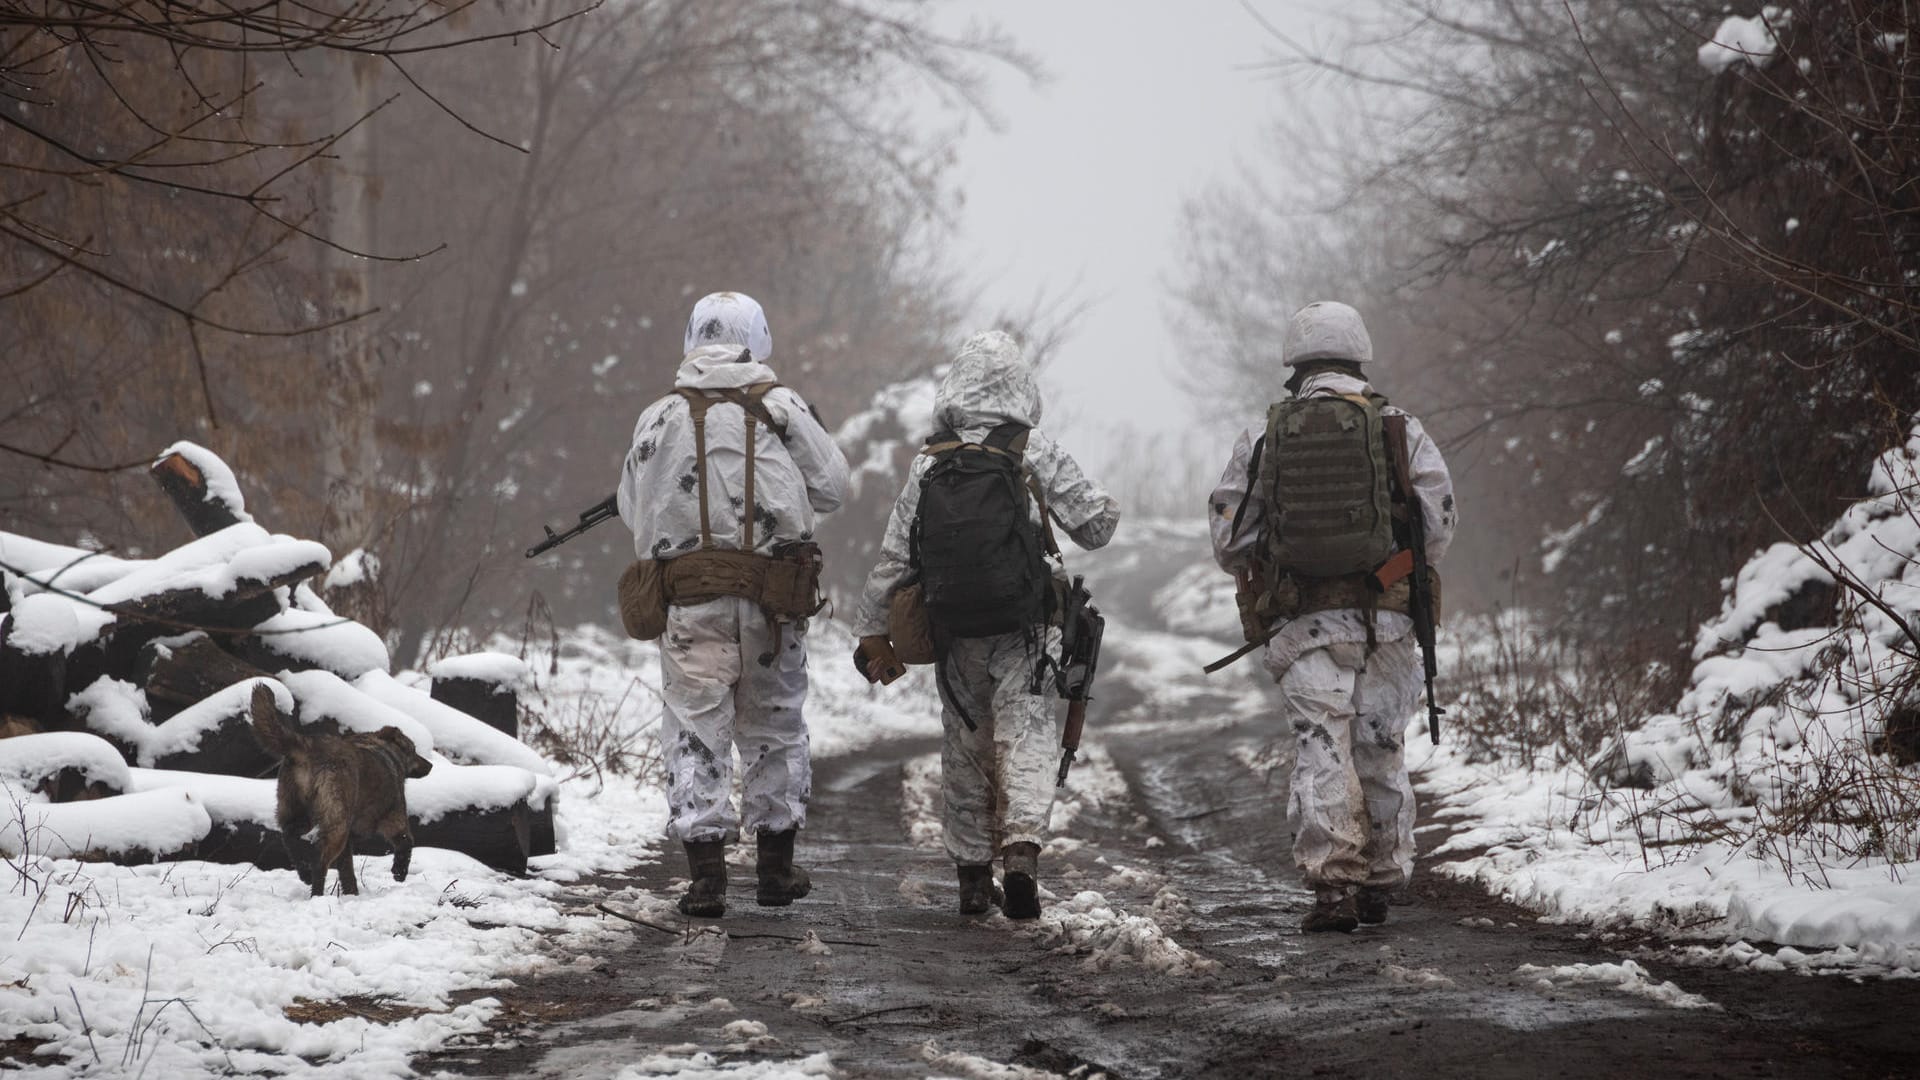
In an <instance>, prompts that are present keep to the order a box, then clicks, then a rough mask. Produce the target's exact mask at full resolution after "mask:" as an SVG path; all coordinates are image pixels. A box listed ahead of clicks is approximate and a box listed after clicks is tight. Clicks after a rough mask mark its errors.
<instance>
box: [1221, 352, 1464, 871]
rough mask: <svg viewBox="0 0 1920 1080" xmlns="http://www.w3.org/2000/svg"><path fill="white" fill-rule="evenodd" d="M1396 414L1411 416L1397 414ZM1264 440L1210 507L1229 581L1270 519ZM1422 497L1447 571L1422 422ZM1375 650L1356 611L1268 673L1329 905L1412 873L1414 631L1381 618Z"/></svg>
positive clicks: (1289, 640)
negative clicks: (1409, 754) (1255, 491)
mask: <svg viewBox="0 0 1920 1080" xmlns="http://www.w3.org/2000/svg"><path fill="white" fill-rule="evenodd" d="M1369 390H1370V387H1369V386H1368V384H1367V383H1365V382H1363V381H1362V380H1360V379H1356V378H1352V377H1349V376H1347V375H1342V374H1338V373H1334V372H1324V373H1321V374H1317V375H1314V376H1311V377H1309V378H1308V379H1307V380H1306V381H1305V382H1304V383H1303V384H1302V385H1301V387H1300V390H1299V392H1298V393H1297V394H1296V395H1295V396H1296V397H1311V396H1316V395H1330V394H1362V393H1367V392H1368V391H1369ZM1386 413H1387V414H1388V415H1405V414H1404V413H1401V412H1400V410H1398V409H1395V408H1393V407H1392V406H1388V408H1387V409H1386ZM1256 434H1257V433H1256V432H1253V431H1242V432H1241V433H1240V438H1239V440H1238V441H1237V442H1235V443H1234V447H1233V460H1232V461H1230V462H1229V463H1228V464H1227V469H1226V472H1225V473H1223V474H1222V475H1221V477H1220V486H1219V487H1217V488H1215V489H1214V492H1213V496H1212V498H1211V500H1210V503H1209V507H1208V509H1209V513H1208V521H1209V522H1210V524H1211V530H1212V533H1213V551H1214V557H1215V558H1216V559H1217V560H1218V561H1219V563H1220V566H1221V567H1222V568H1223V569H1225V570H1227V571H1228V572H1230V573H1234V574H1239V573H1242V572H1244V571H1246V570H1247V569H1248V568H1249V566H1250V565H1251V563H1252V560H1253V557H1254V554H1255V549H1256V548H1257V547H1258V544H1259V536H1260V527H1261V525H1262V524H1263V523H1264V522H1265V521H1266V520H1267V518H1268V515H1269V508H1268V507H1267V506H1266V505H1265V504H1264V501H1263V500H1262V499H1261V498H1259V497H1258V496H1256V497H1254V498H1251V499H1248V500H1246V510H1245V519H1244V520H1243V521H1242V522H1241V523H1240V527H1239V529H1238V531H1237V533H1236V530H1235V528H1234V515H1235V512H1236V511H1237V510H1239V508H1240V504H1241V499H1242V497H1243V496H1244V495H1245V494H1246V491H1247V465H1248V462H1249V460H1250V459H1251V457H1252V455H1253V443H1254V439H1255V437H1256ZM1407 448H1408V457H1409V458H1410V459H1411V461H1410V464H1411V468H1412V473H1413V477H1412V479H1413V488H1414V491H1415V493H1416V494H1417V495H1418V496H1419V498H1420V503H1421V506H1422V508H1423V509H1424V510H1425V512H1426V523H1427V559H1428V561H1429V562H1430V563H1432V564H1434V565H1436V566H1437V565H1439V562H1440V560H1441V558H1442V557H1444V556H1445V555H1446V553H1447V547H1448V545H1450V544H1451V543H1452V542H1453V533H1454V527H1455V524H1456V514H1455V510H1454V502H1453V480H1452V478H1451V477H1450V476H1448V474H1447V463H1446V462H1445V461H1444V460H1442V459H1441V457H1440V450H1439V448H1438V447H1437V446H1435V445H1434V442H1433V440H1432V439H1431V438H1429V437H1428V435H1427V433H1426V429H1425V428H1423V427H1422V426H1421V424H1420V421H1419V420H1417V419H1415V418H1413V417H1411V416H1408V417H1407ZM1375 618H1376V622H1375V640H1376V641H1377V642H1378V647H1377V648H1376V649H1375V650H1374V652H1373V655H1371V656H1368V655H1367V645H1366V642H1367V625H1366V616H1365V615H1364V614H1363V613H1362V612H1360V611H1358V610H1353V609H1346V610H1340V611H1319V612H1313V613H1310V614H1305V615H1301V616H1299V617H1298V618H1295V619H1293V620H1292V621H1290V622H1288V623H1287V624H1286V625H1285V626H1283V627H1282V628H1281V629H1280V632H1279V633H1278V634H1276V635H1275V636H1274V638H1273V640H1272V641H1270V642H1268V644H1267V649H1266V655H1265V661H1266V668H1267V671H1268V672H1270V673H1271V674H1272V675H1273V677H1274V679H1276V680H1277V681H1278V682H1279V684H1280V699H1281V708H1282V712H1283V715H1284V718H1285V719H1286V721H1287V722H1288V723H1289V724H1290V725H1291V727H1292V728H1293V734H1294V737H1295V739H1296V741H1297V744H1298V748H1297V753H1296V756H1295V758H1294V766H1293V779H1292V781H1291V783H1290V785H1289V787H1290V793H1289V796H1288V799H1287V825H1288V827H1289V828H1291V829H1292V831H1293V857H1294V862H1295V863H1296V864H1298V866H1299V867H1300V871H1301V875H1302V876H1303V877H1304V878H1305V879H1306V882H1307V884H1308V885H1309V886H1310V887H1312V888H1313V889H1314V890H1315V892H1316V894H1318V895H1319V896H1321V897H1322V898H1329V897H1334V896H1337V895H1338V894H1340V893H1344V892H1346V891H1347V890H1349V889H1351V888H1353V887H1356V886H1362V885H1371V886H1376V887H1382V888H1387V889H1398V888H1399V887H1400V886H1402V885H1404V884H1405V883H1406V881H1407V879H1408V877H1409V876H1410V875H1411V874H1412V873H1413V854H1414V846H1413V817H1414V800H1413V785H1412V783H1411V781H1409V779H1408V778H1407V763H1406V748H1405V743H1406V729H1407V721H1408V718H1409V717H1410V716H1411V715H1412V713H1413V711H1414V709H1415V707H1416V705H1417V703H1418V700H1419V695H1420V691H1421V688H1422V682H1423V674H1422V669H1421V665H1420V651H1419V647H1418V645H1417V644H1416V643H1415V641H1414V637H1413V620H1411V619H1409V618H1408V617H1407V616H1405V615H1403V614H1401V613H1399V612H1394V611H1382V612H1378V613H1376V616H1375Z"/></svg>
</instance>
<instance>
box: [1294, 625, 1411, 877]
mask: <svg viewBox="0 0 1920 1080" xmlns="http://www.w3.org/2000/svg"><path fill="white" fill-rule="evenodd" d="M1420 678H1421V671H1420V655H1419V652H1418V646H1417V645H1415V643H1414V640H1413V638H1412V637H1411V636H1410V635H1409V636H1406V637H1402V638H1401V639H1400V640H1398V641H1383V642H1381V643H1380V644H1379V646H1378V647H1377V648H1376V649H1375V650H1374V653H1373V655H1372V656H1368V655H1367V652H1366V646H1365V645H1364V644H1362V643H1359V642H1345V643H1341V644H1337V645H1328V646H1324V647H1322V648H1317V649H1309V650H1307V651H1306V652H1303V653H1301V654H1300V656H1299V658H1298V659H1296V660H1295V661H1294V662H1293V663H1292V664H1291V665H1290V666H1289V667H1288V668H1287V669H1286V671H1285V673H1283V674H1282V675H1281V677H1280V699H1281V710H1282V715H1283V717H1284V718H1285V719H1286V720H1287V722H1288V723H1289V724H1290V725H1291V726H1292V728H1293V734H1294V738H1295V740H1296V741H1297V743H1298V750H1297V756H1296V757H1295V758H1294V765H1293V781H1292V784H1291V791H1290V793H1289V795H1288V799H1287V824H1288V826H1289V827H1290V828H1291V829H1292V830H1293V858H1294V862H1295V863H1296V864H1297V865H1298V866H1299V867H1300V872H1301V875H1302V876H1303V877H1305V878H1306V881H1307V884H1308V886H1310V887H1312V888H1313V889H1314V891H1315V892H1316V893H1317V894H1319V895H1321V896H1323V897H1327V896H1331V895H1334V894H1338V893H1342V892H1345V891H1347V890H1348V889H1350V888H1353V887H1355V886H1360V885H1375V886H1383V887H1386V888H1397V887H1399V886H1400V885H1402V884H1404V883H1405V882H1406V881H1407V878H1408V877H1409V876H1410V875H1411V874H1412V873H1413V852H1414V847H1413V814H1414V803H1413V784H1412V783H1411V781H1409V780H1408V778H1407V762H1406V747H1405V742H1406V727H1407V720H1408V717H1409V716H1410V715H1411V714H1412V713H1413V710H1414V706H1415V704H1416V703H1417V702H1418V700H1419V698H1418V695H1419V689H1420Z"/></svg>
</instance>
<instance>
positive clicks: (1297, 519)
mask: <svg viewBox="0 0 1920 1080" xmlns="http://www.w3.org/2000/svg"><path fill="white" fill-rule="evenodd" d="M1385 404H1386V401H1385V399H1384V398H1379V397H1377V396H1375V397H1363V396H1361V395H1358V394H1352V395H1317V396H1313V397H1306V398H1295V399H1290V400H1287V401H1282V402H1279V403H1277V404H1275V405H1274V406H1273V407H1272V408H1271V409H1270V410H1268V416H1267V430H1266V434H1265V436H1264V445H1263V447H1262V448H1261V449H1262V453H1261V458H1260V464H1259V483H1258V489H1259V492H1260V497H1262V498H1264V499H1265V500H1267V504H1268V507H1269V510H1270V513H1269V518H1268V522H1267V528H1266V530H1265V531H1266V538H1265V542H1264V545H1265V547H1266V549H1267V550H1266V556H1267V559H1266V561H1267V563H1268V564H1269V565H1270V566H1272V567H1274V568H1276V569H1280V570H1285V571H1289V572H1292V573H1294V574H1296V575H1300V576H1303V577H1310V578H1334V577H1340V576H1343V575H1347V574H1354V573H1365V572H1368V571H1371V570H1372V569H1373V568H1374V567H1376V566H1378V565H1379V564H1380V563H1382V562H1384V561H1385V560H1386V558H1387V556H1389V555H1391V554H1392V553H1393V547H1394V535H1393V515H1392V510H1391V506H1390V494H1389V488H1390V486H1391V485H1390V483H1389V477H1390V476H1391V472H1392V466H1391V464H1390V462H1389V460H1388V453H1387V446H1386V439H1385V437H1384V433H1383V430H1382V426H1381V408H1382V406H1384V405H1385Z"/></svg>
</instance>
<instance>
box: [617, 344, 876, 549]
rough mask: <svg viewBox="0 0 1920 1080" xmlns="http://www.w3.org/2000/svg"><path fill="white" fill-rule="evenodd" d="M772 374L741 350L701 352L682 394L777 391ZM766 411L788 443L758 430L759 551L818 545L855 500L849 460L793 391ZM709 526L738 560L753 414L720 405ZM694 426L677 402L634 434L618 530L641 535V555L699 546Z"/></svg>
mask: <svg viewBox="0 0 1920 1080" xmlns="http://www.w3.org/2000/svg"><path fill="white" fill-rule="evenodd" d="M776 379H777V376H775V375H774V373H773V369H772V368H770V367H768V366H767V365H765V364H762V363H760V362H758V361H756V360H752V359H751V358H750V357H749V354H747V353H746V352H745V350H743V349H742V347H741V346H738V345H703V346H700V347H699V348H696V349H694V350H693V351H691V352H689V353H688V354H687V356H686V359H685V360H683V361H682V362H681V364H680V371H679V373H678V375H677V376H676V377H675V378H674V385H675V386H676V387H692V388H695V389H702V390H720V389H738V388H741V387H746V386H752V385H754V384H755V383H763V382H773V381H776ZM765 404H766V406H767V411H768V412H769V413H771V414H772V415H773V417H774V419H776V420H778V421H779V422H780V423H781V425H782V426H783V427H785V429H786V432H785V434H784V435H782V434H779V433H776V432H773V431H770V430H768V429H767V428H766V426H765V425H759V426H758V429H757V432H756V437H755V439H754V467H753V501H754V507H753V511H752V512H753V514H754V535H753V546H754V550H756V551H760V552H767V551H769V550H771V549H772V547H773V545H774V544H775V543H777V542H779V541H784V540H811V539H813V531H814V523H815V517H816V515H818V514H825V513H830V512H832V511H833V510H836V509H838V508H839V506H840V501H841V499H843V498H845V496H846V490H847V459H846V458H845V457H844V456H842V455H841V453H840V448H839V447H838V446H837V445H835V444H834V441H833V437H832V436H831V435H829V434H827V431H826V429H825V428H824V427H822V426H821V425H820V421H819V419H818V418H817V417H815V416H814V414H813V410H812V409H810V408H808V406H807V403H806V401H805V400H804V399H802V398H801V397H800V395H799V394H797V393H795V392H794V391H793V390H791V389H789V388H787V387H784V386H783V387H781V388H779V389H777V390H774V391H773V392H771V393H769V394H768V395H767V396H766V398H765ZM706 428H707V484H708V488H707V498H708V509H707V513H708V519H709V522H710V524H711V526H712V530H713V543H714V546H715V547H719V548H727V549H732V550H738V549H739V548H740V546H741V540H742V539H743V537H744V535H745V534H744V531H743V530H742V528H741V520H742V517H741V515H742V513H743V512H744V510H745V505H744V503H745V481H746V413H745V411H744V410H743V409H741V408H740V407H739V406H737V405H733V404H730V403H725V402H723V403H720V404H716V405H715V406H713V408H712V409H710V410H709V411H708V412H707V422H706ZM696 460H697V455H696V454H695V453H694V438H693V421H692V418H691V416H690V414H689V413H688V411H687V402H686V399H684V398H682V397H681V396H680V395H679V394H669V395H667V396H666V397H663V398H661V399H660V400H659V401H656V402H654V403H653V404H652V405H649V406H648V407H647V409H646V411H645V412H642V413H641V414H640V420H639V422H638V423H636V424H635V425H634V428H633V446H632V448H631V449H630V450H628V451H627V460H626V465H625V466H624V467H623V468H622V469H621V472H620V488H619V491H618V493H617V500H618V505H619V509H620V520H622V521H624V522H626V523H627V527H628V528H630V529H632V530H633V550H634V554H635V555H636V556H638V557H640V558H643V559H645V558H655V559H670V558H673V557H674V556H676V555H683V554H685V553H687V552H689V551H692V550H694V549H696V548H698V547H699V546H700V489H699V478H698V474H697V473H696V472H695V462H696Z"/></svg>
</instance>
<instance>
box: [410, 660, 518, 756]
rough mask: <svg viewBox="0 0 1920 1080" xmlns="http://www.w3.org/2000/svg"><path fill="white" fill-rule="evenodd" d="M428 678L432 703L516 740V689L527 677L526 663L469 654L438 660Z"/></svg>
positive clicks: (428, 672)
mask: <svg viewBox="0 0 1920 1080" xmlns="http://www.w3.org/2000/svg"><path fill="white" fill-rule="evenodd" d="M427 674H428V675H429V676H430V677H431V678H432V679H433V690H432V694H433V700H435V701H439V702H444V703H446V704H447V705H451V706H452V707H454V708H456V709H459V710H460V711H461V712H464V713H466V714H467V715H469V716H476V717H479V718H480V719H481V720H483V721H485V722H486V723H487V725H488V726H490V727H492V728H494V729H495V730H497V731H501V732H505V733H506V734H507V735H510V736H512V737H514V738H516V739H517V738H519V736H520V700H519V687H520V684H521V683H522V682H524V681H525V680H526V677H527V665H526V662H525V661H523V660H521V659H520V658H519V657H517V656H507V655H505V654H503V653H491V652H486V653H471V654H469V655H466V656H449V657H447V658H445V659H443V660H438V661H436V662H435V663H434V664H433V666H432V667H430V668H428V669H427Z"/></svg>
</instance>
